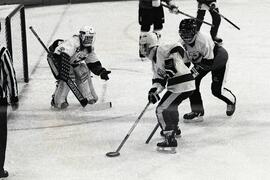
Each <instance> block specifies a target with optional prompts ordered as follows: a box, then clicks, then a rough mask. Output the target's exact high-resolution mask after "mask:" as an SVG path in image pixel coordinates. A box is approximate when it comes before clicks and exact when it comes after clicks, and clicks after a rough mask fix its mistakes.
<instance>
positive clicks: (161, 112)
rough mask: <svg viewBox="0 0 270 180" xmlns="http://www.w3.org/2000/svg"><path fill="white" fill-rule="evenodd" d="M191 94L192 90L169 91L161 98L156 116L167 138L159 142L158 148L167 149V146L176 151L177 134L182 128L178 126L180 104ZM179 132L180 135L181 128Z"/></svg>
mask: <svg viewBox="0 0 270 180" xmlns="http://www.w3.org/2000/svg"><path fill="white" fill-rule="evenodd" d="M191 94H192V92H185V93H172V92H170V91H167V92H166V93H165V94H164V96H163V97H162V98H161V100H160V102H159V104H158V106H157V108H156V116H157V119H158V122H159V124H160V126H161V129H162V132H163V134H164V138H165V139H164V141H162V142H160V143H158V144H157V146H158V148H161V150H166V148H169V150H172V152H174V151H175V147H177V141H176V139H175V135H176V132H177V130H180V129H179V127H178V122H179V112H178V106H179V104H180V103H181V102H182V101H183V100H184V99H186V98H188V97H189V96H190V95H191ZM178 133H179V134H178V135H179V136H180V134H181V130H180V132H179V131H178Z"/></svg>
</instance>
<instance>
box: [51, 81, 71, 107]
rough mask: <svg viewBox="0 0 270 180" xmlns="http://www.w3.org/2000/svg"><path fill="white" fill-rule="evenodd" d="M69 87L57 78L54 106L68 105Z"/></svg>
mask: <svg viewBox="0 0 270 180" xmlns="http://www.w3.org/2000/svg"><path fill="white" fill-rule="evenodd" d="M69 91H70V89H69V87H68V85H67V83H66V82H64V81H62V80H59V83H58V86H57V88H56V91H55V94H54V107H55V108H59V109H65V108H67V107H68V105H69V104H68V102H67V96H68V93H69Z"/></svg>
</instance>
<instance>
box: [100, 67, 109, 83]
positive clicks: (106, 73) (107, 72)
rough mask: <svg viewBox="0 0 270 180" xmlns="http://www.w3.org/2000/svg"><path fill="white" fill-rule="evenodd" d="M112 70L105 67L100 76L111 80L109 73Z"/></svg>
mask: <svg viewBox="0 0 270 180" xmlns="http://www.w3.org/2000/svg"><path fill="white" fill-rule="evenodd" d="M110 73H111V71H107V70H106V69H105V68H104V69H103V70H102V71H101V73H100V78H101V79H103V80H106V81H107V80H109V76H108V74H110Z"/></svg>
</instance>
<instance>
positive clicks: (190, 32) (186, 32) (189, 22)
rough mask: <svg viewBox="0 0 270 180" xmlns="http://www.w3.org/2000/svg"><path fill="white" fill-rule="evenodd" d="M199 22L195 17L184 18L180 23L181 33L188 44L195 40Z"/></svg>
mask: <svg viewBox="0 0 270 180" xmlns="http://www.w3.org/2000/svg"><path fill="white" fill-rule="evenodd" d="M197 32H198V31H197V23H196V20H195V19H183V20H182V21H181V22H180V24H179V35H180V37H181V38H182V39H183V41H184V42H185V43H187V44H191V43H193V42H194V41H195V39H196V36H197Z"/></svg>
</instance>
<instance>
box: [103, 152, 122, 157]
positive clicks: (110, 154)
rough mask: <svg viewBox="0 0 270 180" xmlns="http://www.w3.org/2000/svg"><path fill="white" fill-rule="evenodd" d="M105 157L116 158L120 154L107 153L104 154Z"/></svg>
mask: <svg viewBox="0 0 270 180" xmlns="http://www.w3.org/2000/svg"><path fill="white" fill-rule="evenodd" d="M106 156H107V157H116V156H120V152H108V153H106Z"/></svg>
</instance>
